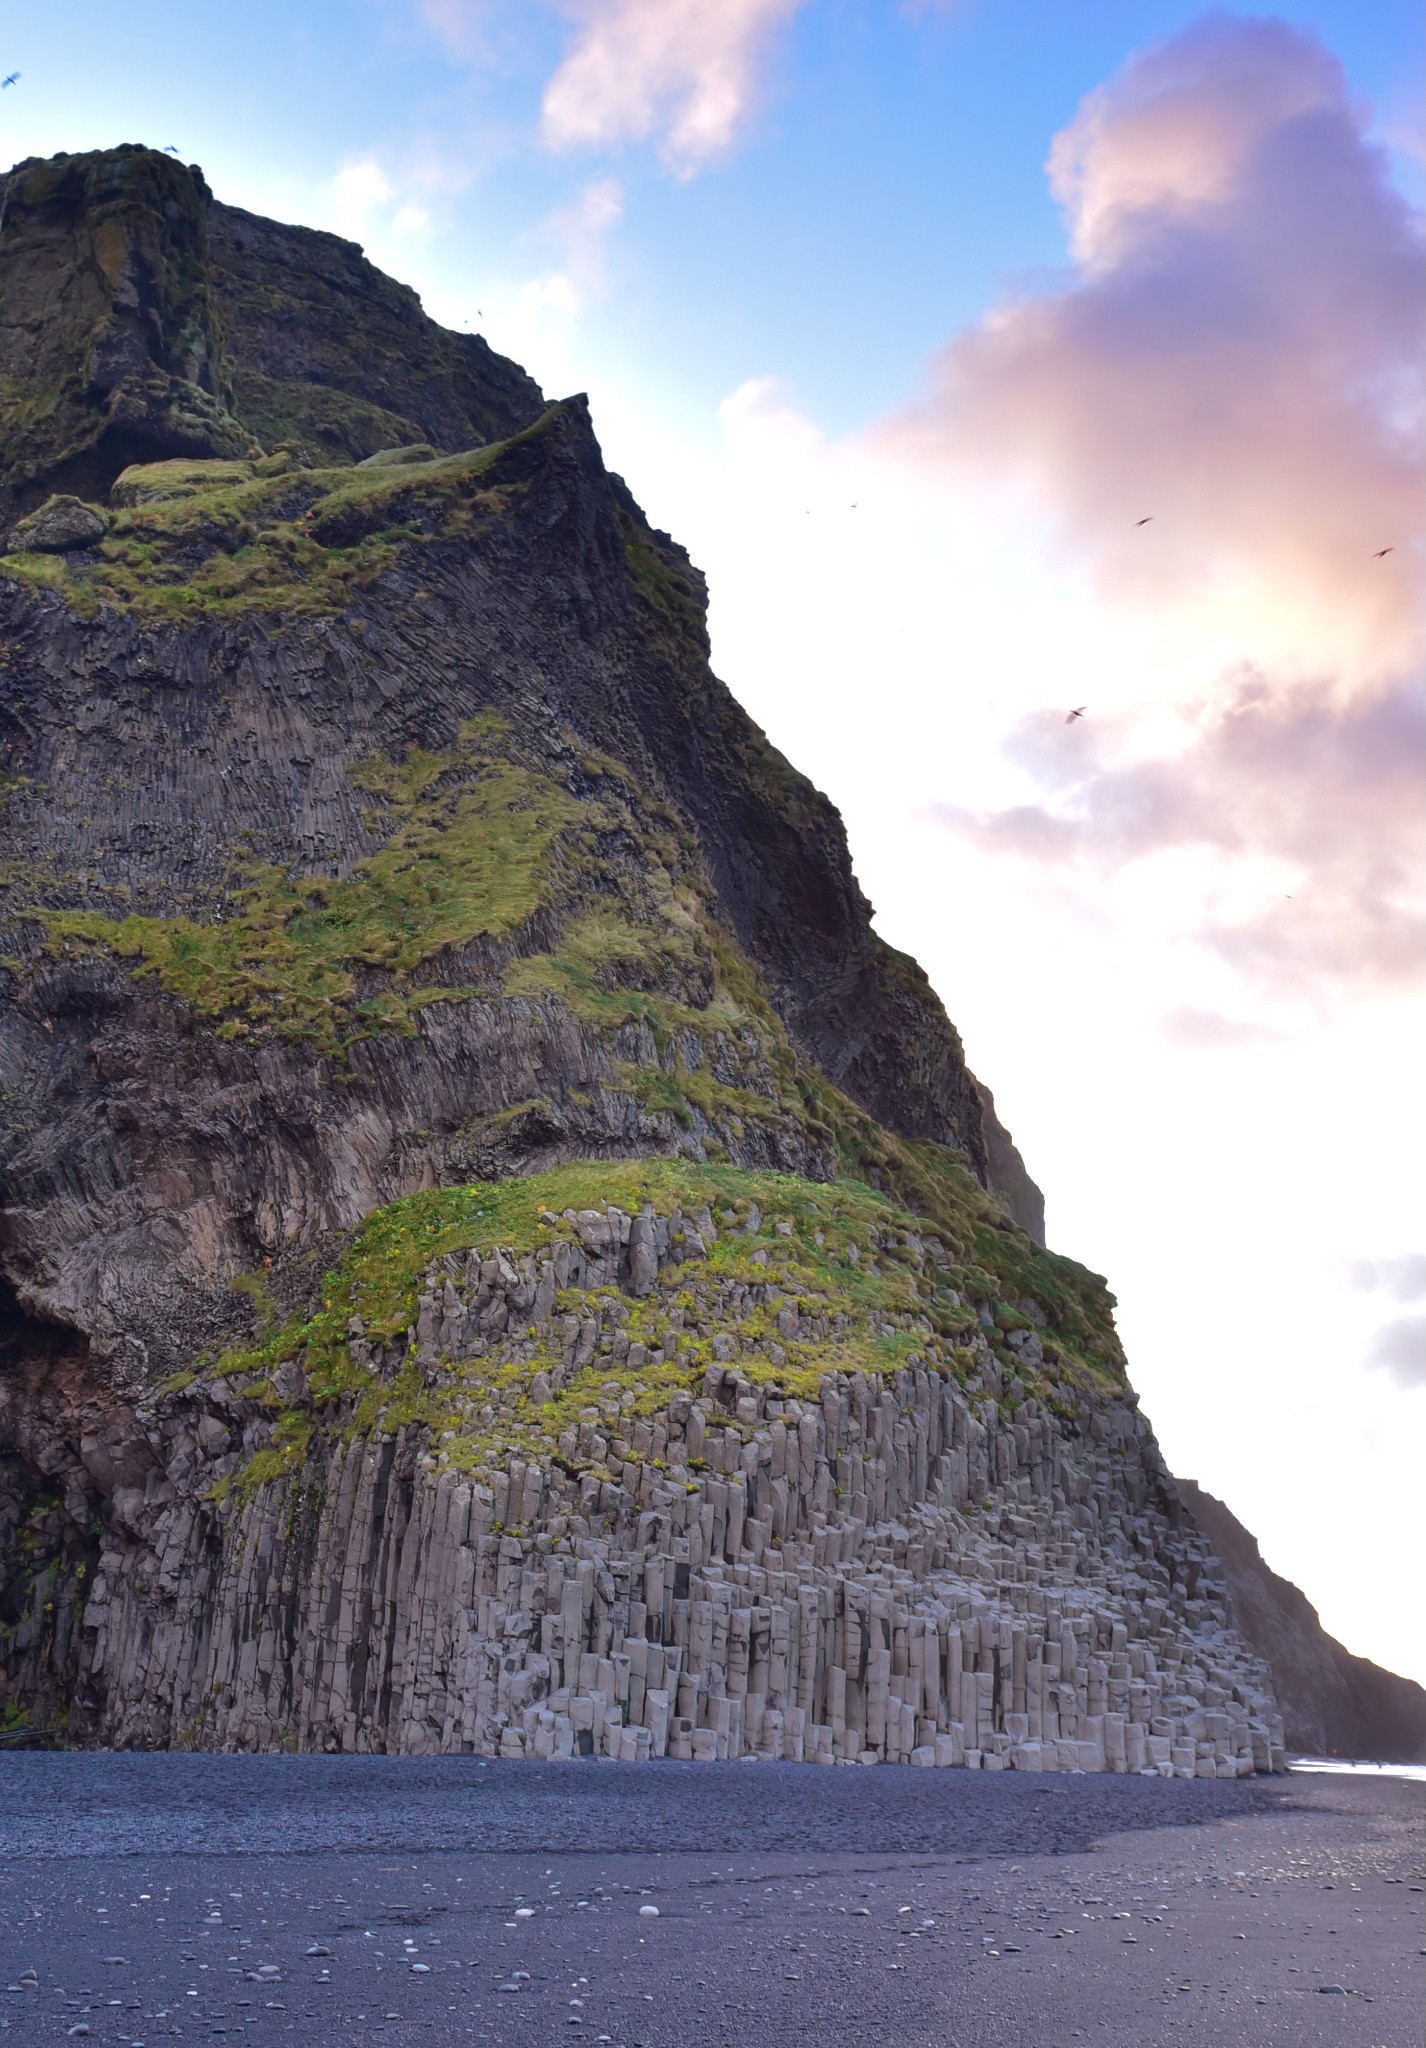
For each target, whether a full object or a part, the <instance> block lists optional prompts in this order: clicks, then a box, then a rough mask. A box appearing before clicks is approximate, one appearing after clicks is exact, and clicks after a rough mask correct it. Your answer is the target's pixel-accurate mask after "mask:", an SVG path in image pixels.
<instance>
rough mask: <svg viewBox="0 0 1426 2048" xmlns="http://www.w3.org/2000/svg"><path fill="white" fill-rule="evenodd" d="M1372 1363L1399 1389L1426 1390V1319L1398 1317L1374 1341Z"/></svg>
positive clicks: (1372, 1365)
mask: <svg viewBox="0 0 1426 2048" xmlns="http://www.w3.org/2000/svg"><path fill="white" fill-rule="evenodd" d="M1368 1363H1369V1364H1370V1365H1371V1367H1372V1368H1373V1370H1374V1371H1376V1372H1384V1373H1386V1374H1387V1376H1388V1377H1389V1378H1390V1379H1393V1380H1395V1382H1396V1384H1397V1386H1399V1387H1407V1388H1415V1387H1426V1316H1398V1317H1397V1319H1396V1321H1395V1322H1393V1323H1383V1325H1382V1327H1381V1328H1380V1329H1379V1330H1378V1331H1377V1332H1376V1335H1375V1336H1374V1337H1373V1338H1372V1344H1371V1350H1370V1352H1369V1353H1368Z"/></svg>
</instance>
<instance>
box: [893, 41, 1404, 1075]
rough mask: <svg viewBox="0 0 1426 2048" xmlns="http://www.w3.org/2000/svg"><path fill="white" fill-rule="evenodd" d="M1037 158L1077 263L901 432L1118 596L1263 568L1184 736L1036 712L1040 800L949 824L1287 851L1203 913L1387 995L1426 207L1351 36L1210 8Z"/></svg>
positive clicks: (944, 363) (1302, 968)
mask: <svg viewBox="0 0 1426 2048" xmlns="http://www.w3.org/2000/svg"><path fill="white" fill-rule="evenodd" d="M1049 171H1050V178H1051V183H1052V186H1053V189H1054V191H1055V193H1056V196H1057V197H1058V198H1059V199H1060V201H1061V203H1062V204H1063V206H1064V207H1065V210H1066V214H1067V218H1068V224H1069V229H1070V239H1071V253H1072V257H1073V263H1072V267H1071V269H1070V271H1069V272H1068V274H1067V275H1066V276H1065V277H1064V278H1062V279H1060V280H1059V281H1058V282H1057V283H1056V284H1055V285H1054V286H1053V288H1051V289H1046V290H1042V291H1039V292H1036V293H1032V294H1030V295H1027V296H1024V297H1021V298H1019V299H1016V300H1014V301H1012V302H1011V303H1008V304H1006V305H1004V306H1002V307H1000V308H999V309H998V310H997V311H995V312H994V313H993V314H992V315H991V316H990V317H989V318H988V319H986V320H985V321H984V322H982V323H981V324H980V325H979V326H978V327H976V328H974V329H973V330H971V331H969V332H967V333H965V334H963V335H961V336H959V337H957V338H956V339H955V340H953V341H952V342H951V343H950V345H949V346H948V347H947V348H946V349H945V350H943V351H942V353H941V355H940V357H939V358H938V359H937V361H936V363H935V365H934V368H933V376H932V381H931V388H930V390H929V392H928V394H927V395H926V396H925V398H924V399H923V400H922V401H921V402H920V403H919V404H918V405H917V406H915V407H914V408H913V409H911V410H910V411H908V412H907V413H905V414H903V415H902V416H901V417H900V418H899V419H897V420H895V421H893V422H891V423H890V425H889V427H888V428H887V429H885V430H884V432H885V433H886V434H889V436H890V438H891V439H892V440H893V441H894V443H895V445H896V447H897V448H898V450H899V451H900V452H901V453H902V454H903V455H904V456H909V457H910V458H911V459H912V460H913V461H915V462H917V463H919V464H922V465H926V466H930V467H932V468H937V469H943V470H946V471H948V472H950V473H951V474H953V475H957V476H959V477H961V478H963V479H973V480H975V481H976V482H981V481H983V480H986V479H995V480H1000V479H1003V478H1005V477H1007V476H1014V477H1017V478H1019V479H1021V480H1023V481H1027V482H1028V483H1029V484H1030V485H1031V486H1032V488H1033V489H1034V490H1035V491H1036V492H1037V493H1038V495H1039V497H1040V498H1041V500H1042V501H1043V502H1044V503H1045V504H1047V505H1048V506H1049V507H1050V508H1051V510H1052V511H1053V512H1054V513H1055V514H1056V515H1057V518H1058V520H1059V523H1060V526H1061V529H1062V531H1063V534H1064V536H1065V538H1066V540H1067V541H1068V543H1069V544H1070V545H1071V547H1072V548H1073V549H1074V550H1075V551H1076V552H1077V553H1078V554H1079V555H1080V556H1081V557H1082V558H1083V559H1085V560H1087V561H1088V563H1089V564H1090V566H1091V568H1092V569H1093V571H1094V572H1095V574H1096V576H1097V579H1098V584H1099V589H1100V592H1101V596H1102V600H1103V601H1104V602H1105V603H1106V604H1108V605H1109V606H1110V607H1111V608H1112V607H1114V606H1117V605H1120V604H1123V603H1125V602H1128V603H1130V604H1132V606H1133V607H1134V609H1135V610H1136V611H1142V610H1143V609H1144V607H1146V606H1148V607H1151V608H1152V609H1153V611H1154V612H1155V614H1156V615H1157V616H1158V618H1159V621H1160V630H1161V631H1163V632H1165V633H1170V634H1183V635H1187V636H1189V639H1188V643H1187V644H1190V645H1191V644H1193V642H1192V636H1193V634H1194V633H1195V631H1196V629H1197V620H1198V607H1199V606H1200V605H1202V604H1204V603H1205V602H1206V601H1208V600H1209V599H1211V597H1212V594H1213V591H1214V589H1215V586H1217V587H1219V588H1227V589H1231V590H1233V591H1235V592H1246V593H1248V601H1247V602H1245V603H1243V604H1242V605H1241V606H1240V607H1239V608H1238V610H1237V611H1236V612H1235V613H1233V614H1232V615H1233V616H1235V617H1236V618H1237V619H1238V620H1239V631H1240V632H1241V634H1242V635H1243V642H1242V643H1240V644H1242V653H1243V657H1244V660H1243V662H1242V664H1241V665H1240V666H1238V667H1237V668H1234V669H1230V670H1229V671H1227V672H1226V673H1225V674H1223V675H1222V676H1221V677H1219V678H1218V679H1217V681H1216V682H1214V683H1212V684H1211V685H1206V686H1205V687H1204V695H1203V701H1202V702H1200V703H1198V704H1196V705H1193V706H1190V707H1188V709H1187V712H1186V716H1185V721H1184V724H1185V728H1186V730H1187V732H1188V740H1187V744H1186V745H1185V746H1184V748H1183V749H1182V750H1181V751H1180V752H1179V753H1178V754H1176V755H1175V756H1174V757H1173V758H1172V759H1165V758H1154V759H1147V760H1146V759H1138V760H1135V759H1133V758H1129V754H1128V748H1129V742H1128V740H1127V738H1126V731H1127V728H1125V729H1124V730H1115V731H1113V732H1110V733H1108V735H1107V740H1106V739H1103V738H1099V737H1097V736H1096V732H1095V730H1094V721H1093V720H1092V719H1091V720H1090V721H1089V722H1088V723H1077V724H1076V725H1074V726H1072V727H1071V728H1069V729H1068V730H1066V728H1065V725H1064V720H1063V717H1062V715H1053V716H1052V715H1049V714H1046V715H1045V717H1044V718H1043V719H1032V720H1030V721H1027V723H1026V724H1025V725H1024V726H1023V727H1022V728H1021V729H1020V730H1019V732H1017V733H1016V734H1015V735H1014V736H1013V737H1012V740H1011V743H1010V751H1011V752H1012V753H1013V754H1015V755H1016V756H1017V757H1018V758H1019V760H1020V763H1021V765H1022V766H1023V767H1024V768H1026V769H1027V771H1028V772H1029V775H1030V778H1031V781H1032V782H1033V783H1034V784H1036V785H1038V788H1039V790H1040V791H1041V792H1042V796H1041V800H1040V801H1038V802H1031V803H1027V804H1025V805H1023V806H1021V807H1019V808H1017V809H1012V810H1006V811H1001V812H998V813H994V814H987V815H981V816H977V815H973V814H970V813H967V812H965V811H957V812H951V811H945V812H943V813H942V817H943V821H944V822H945V823H946V824H948V825H949V826H951V827H953V829H955V830H956V831H958V832H960V833H962V834H964V835H967V836H969V837H971V838H972V839H974V840H975V841H976V842H977V843H979V844H980V845H981V846H983V847H985V848H987V849H992V850H995V851H999V852H1004V853H1009V854H1014V855H1017V856H1019V857H1021V858H1023V859H1026V860H1029V861H1032V862H1037V863H1040V864H1042V865H1045V866H1049V865H1051V864H1054V865H1059V866H1065V867H1068V868H1069V869H1070V870H1071V871H1073V870H1074V869H1076V868H1078V869H1080V870H1082V871H1084V872H1085V873H1086V874H1089V875H1094V876H1102V875H1103V874H1105V873H1106V872H1112V871H1114V870H1116V869H1118V868H1121V867H1123V866H1125V865H1127V864H1129V863H1131V862H1134V861H1138V860H1142V859H1146V858H1149V857H1150V856H1152V855H1155V854H1158V853H1161V852H1163V851H1165V850H1167V849H1169V848H1202V849H1207V850H1208V851H1210V852H1211V853H1213V854H1215V855H1217V856H1219V857H1221V859H1222V860H1226V861H1228V862H1229V863H1232V862H1234V861H1241V862H1242V863H1244V864H1247V863H1251V862H1254V861H1257V862H1259V863H1261V862H1262V861H1263V860H1264V859H1267V860H1269V861H1272V860H1276V861H1279V862H1282V863H1285V864H1286V870H1287V872H1289V873H1291V874H1293V875H1295V876H1297V877H1298V878H1299V879H1298V880H1297V881H1296V882H1294V881H1291V880H1285V881H1284V882H1283V884H1282V888H1281V891H1280V892H1279V895H1278V900H1277V901H1276V902H1272V903H1270V904H1269V906H1268V907H1267V908H1264V909H1262V910H1260V911H1259V912H1258V913H1257V914H1256V915H1244V914H1242V913H1239V914H1238V915H1236V916H1235V917H1231V918H1230V917H1228V916H1226V915H1224V914H1221V913H1218V912H1215V911H1214V910H1212V909H1211V908H1208V909H1205V911H1204V913H1203V920H1202V926H1201V936H1202V937H1203V938H1204V939H1205V940H1206V941H1207V942H1208V943H1209V944H1210V945H1211V946H1212V947H1213V949H1214V950H1216V951H1217V952H1218V953H1219V954H1220V955H1221V956H1223V957H1225V958H1227V959H1228V960H1230V961H1231V962H1232V963H1233V964H1234V965H1235V966H1236V967H1238V968H1239V969H1240V970H1241V971H1242V973H1243V974H1244V975H1245V976H1247V977H1248V978H1250V979H1252V980H1253V981H1255V982H1257V983H1259V984H1261V985H1263V986H1265V987H1268V988H1277V989H1281V990H1284V991H1287V990H1291V991H1294V992H1298V993H1301V992H1306V991H1310V990H1311V989H1313V988H1314V987H1316V988H1323V987H1326V986H1328V985H1336V986H1337V987H1339V988H1346V987H1349V986H1350V987H1354V988H1356V989H1358V990H1363V991H1365V990H1368V989H1379V988H1383V987H1399V986H1401V985H1403V984H1405V983H1407V982H1409V981H1411V980H1412V979H1413V978H1415V977H1416V976H1417V975H1418V974H1419V972H1420V968H1421V965H1422V953H1421V886H1420V881H1419V867H1418V866H1417V865H1416V864H1417V863H1419V861H1420V858H1421V854H1422V847H1423V821H1424V820H1426V786H1423V757H1424V754H1426V729H1424V728H1423V714H1422V700H1421V694H1420V691H1419V689H1418V687H1417V686H1416V683H1415V682H1414V680H1413V678H1414V677H1415V676H1416V675H1417V674H1418V673H1419V665H1420V658H1421V641H1422V633H1421V613H1420V605H1419V597H1418V589H1419V576H1418V570H1419V558H1418V555H1419V548H1420V538H1421V529H1422V516H1421V515H1422V493H1421V481H1422V478H1421V442H1422V427H1423V420H1426V392H1423V372H1426V295H1423V293H1422V290H1421V282H1422V256H1423V243H1422V237H1421V232H1420V224H1419V222H1418V221H1417V219H1416V218H1415V216H1413V214H1412V213H1411V211H1410V209H1409V208H1408V207H1407V205H1406V203H1405V202H1404V200H1403V199H1402V198H1401V196H1400V195H1399V193H1398V192H1397V191H1396V190H1395V189H1394V187H1393V186H1392V185H1391V183H1390V181H1389V178H1388V175H1387V170H1386V164H1385V160H1384V158H1383V156H1382V154H1381V152H1380V151H1378V150H1377V149H1376V148H1375V146H1374V145H1373V144H1372V142H1371V141H1370V139H1369V138H1368V136H1367V134H1366V131H1365V127H1364V116H1363V113H1362V111H1361V109H1360V108H1358V107H1357V106H1356V105H1354V104H1353V102H1352V101H1351V99H1350V97H1349V95H1348V93H1347V90H1346V86H1345V83H1344V80H1343V77H1342V74H1341V70H1340V67H1339V66H1338V64H1337V62H1336V60H1335V59H1334V58H1333V57H1332V56H1331V55H1330V54H1329V53H1328V52H1327V51H1326V50H1324V49H1323V48H1322V46H1321V45H1320V44H1318V43H1317V42H1315V41H1314V40H1313V39H1312V38H1311V37H1310V36H1308V35H1306V34H1304V33H1302V32H1301V31H1299V30H1297V29H1294V28H1292V27H1290V26H1289V25H1288V24H1287V23H1285V22H1281V21H1275V20H1245V19H1242V18H1234V17H1230V16H1227V15H1211V16H1209V17H1207V18H1205V19H1204V20H1202V21H1200V22H1198V23H1196V24H1195V25H1193V26H1192V27H1190V28H1189V29H1187V30H1186V31H1185V32H1184V33H1183V34H1182V35H1180V36H1178V37H1176V38H1174V39H1173V40H1172V41H1171V42H1168V43H1165V44H1162V45H1160V46H1159V47H1157V48H1155V49H1152V50H1148V51H1146V52H1144V53H1142V54H1141V55H1139V56H1137V57H1135V58H1134V59H1132V60H1131V62H1130V63H1129V64H1128V65H1127V66H1126V67H1125V68H1124V70H1123V71H1122V73H1121V74H1120V75H1119V76H1118V77H1117V78H1116V79H1114V80H1113V81H1112V82H1111V83H1110V84H1109V85H1108V86H1106V87H1105V88H1104V89H1103V90H1102V91H1100V92H1097V93H1095V94H1094V95H1093V96H1092V97H1091V98H1090V99H1089V100H1088V101H1087V102H1086V103H1085V105H1084V106H1083V107H1082V108H1081V110H1080V112H1079V114H1078V116H1077V117H1076V119H1075V121H1074V122H1073V123H1072V124H1071V126H1070V127H1069V128H1067V129H1066V130H1065V132H1064V133H1063V134H1062V135H1060V136H1059V137H1058V138H1057V139H1056V141H1055V144H1054V147H1053V151H1052V153H1051V158H1050V165H1049ZM1146 517H1149V518H1150V523H1149V524H1148V525H1140V524H1137V523H1136V522H1138V521H1141V520H1143V519H1145V518H1146ZM1380 548H1389V549H1391V550H1392V551H1393V552H1392V553H1390V554H1388V555H1386V556H1383V557H1380V558H1377V555H1376V551H1377V550H1378V549H1380ZM1253 634H1259V635H1261V636H1262V638H1263V639H1264V640H1265V642H1266V644H1267V645H1268V646H1269V647H1271V648H1272V649H1273V655H1274V667H1273V669H1272V670H1270V671H1267V672H1265V671H1264V669H1263V667H1262V665H1261V664H1256V665H1255V664H1254V661H1253V655H1254V648H1253V647H1252V645H1250V644H1245V643H1247V642H1248V641H1249V640H1250V638H1251V636H1252V635H1253ZM1205 644H1206V643H1205ZM1328 650H1330V651H1328ZM1220 658H1221V657H1220ZM1216 665H1217V663H1216V661H1215V666H1216ZM1289 668H1291V669H1292V670H1293V672H1292V673H1289V672H1288V670H1289ZM1304 677H1314V678H1315V680H1313V681H1310V682H1308V681H1304V680H1303V678H1304ZM1101 748H1102V751H1101ZM1112 749H1113V750H1117V752H1115V751H1111V750H1112ZM1267 893H1268V894H1271V889H1270V886H1269V888H1268V891H1267ZM1172 1028H1173V1030H1174V1033H1175V1035H1176V1036H1177V1037H1178V1038H1179V1039H1180V1041H1181V1042H1183V1043H1185V1044H1188V1043H1195V1042H1196V1043H1200V1044H1207V1043H1209V1042H1211V1041H1212V1040H1213V1038H1214V1032H1213V1030H1212V1029H1209V1028H1205V1027H1203V1025H1202V1020H1201V1019H1200V1020H1198V1021H1197V1022H1195V1020H1194V1018H1192V1017H1188V1018H1185V1017H1180V1018H1179V1019H1178V1021H1177V1024H1176V1025H1174V1026H1173V1027H1172ZM1218 1037H1219V1042H1222V1035H1221V1033H1220V1034H1219V1035H1218Z"/></svg>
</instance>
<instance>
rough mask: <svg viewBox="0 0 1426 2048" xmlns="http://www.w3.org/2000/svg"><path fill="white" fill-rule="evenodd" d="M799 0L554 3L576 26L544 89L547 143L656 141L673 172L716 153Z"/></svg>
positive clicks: (742, 114) (752, 96)
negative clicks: (565, 50) (573, 37)
mask: <svg viewBox="0 0 1426 2048" xmlns="http://www.w3.org/2000/svg"><path fill="white" fill-rule="evenodd" d="M803 4H804V0H717V4H716V5H710V4H709V0H563V6H562V11H563V12H565V13H568V14H570V15H572V16H573V18H574V19H575V21H576V22H577V23H578V24H579V30H578V34H577V35H576V38H575V41H574V43H573V45H572V46H571V48H570V50H569V51H568V53H567V55H566V56H565V58H564V61H563V63H562V64H561V65H560V67H559V69H558V71H557V72H556V73H555V75H554V77H553V78H552V79H551V80H550V82H549V86H548V88H547V89H546V92H545V99H544V118H543V133H544V137H545V140H546V141H547V142H548V143H550V144H551V145H552V146H553V147H554V148H557V149H564V148H570V147H591V146H607V145H609V144H613V143H619V142H626V141H645V140H647V139H649V138H650V137H654V138H656V139H657V140H658V142H659V145H660V147H661V149H662V150H663V153H664V155H665V156H666V158H667V159H668V161H669V162H670V163H671V164H672V165H673V166H674V167H675V168H676V169H678V170H680V171H683V172H691V171H693V170H696V169H697V168H698V167H699V166H700V165H701V164H703V163H705V162H706V161H707V160H708V158H710V157H712V156H716V155H717V154H718V153H719V152H720V151H722V150H725V149H726V148H727V147H728V145H729V144H730V143H731V142H732V140H733V138H734V136H735V135H736V134H737V132H738V130H739V128H740V127H741V126H742V124H743V122H744V121H745V120H746V118H747V116H748V114H749V113H750V111H751V110H752V108H753V107H754V105H755V104H756V103H757V98H758V90H759V84H760V78H761V73H762V69H763V66H764V64H765V61H766V58H767V55H768V51H769V48H770V45H771V42H772V39H773V37H774V34H775V32H776V31H777V29H779V28H780V27H781V26H782V25H783V24H784V23H785V22H787V21H789V20H790V19H791V17H792V16H793V15H794V14H795V13H796V12H797V11H798V8H799V7H800V6H802V5H803Z"/></svg>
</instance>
